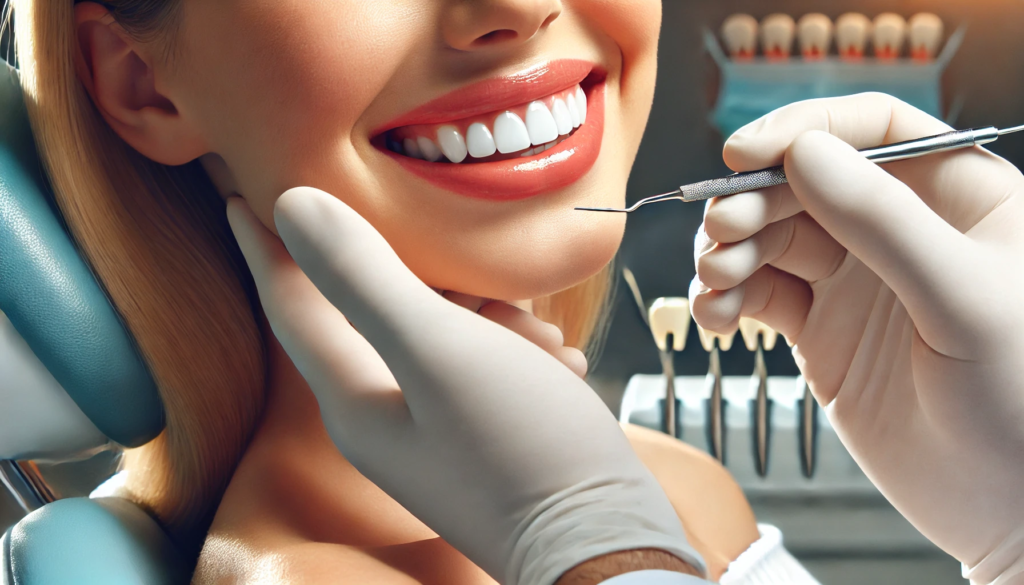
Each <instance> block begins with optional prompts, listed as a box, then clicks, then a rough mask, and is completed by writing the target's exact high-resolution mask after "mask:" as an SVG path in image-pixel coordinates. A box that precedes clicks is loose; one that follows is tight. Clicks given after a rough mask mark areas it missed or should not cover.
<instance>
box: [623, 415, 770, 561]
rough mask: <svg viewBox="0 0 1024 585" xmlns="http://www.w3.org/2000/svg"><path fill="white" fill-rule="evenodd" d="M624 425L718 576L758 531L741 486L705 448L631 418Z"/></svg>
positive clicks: (753, 539) (642, 457) (631, 441)
mask: <svg viewBox="0 0 1024 585" xmlns="http://www.w3.org/2000/svg"><path fill="white" fill-rule="evenodd" d="M622 428H623V430H624V431H625V433H626V436H627V437H628V438H629V441H630V443H631V444H632V445H633V450H634V451H636V453H637V455H638V456H639V457H640V460H641V461H643V463H644V465H646V466H647V468H648V469H650V470H651V473H653V474H654V477H655V478H657V480H658V483H660V484H661V487H662V489H664V490H665V493H666V494H667V495H668V497H669V501H671V502H672V506H673V507H674V508H675V510H676V513H677V514H678V515H679V519H680V520H681V521H682V522H683V526H684V527H685V528H686V533H687V535H688V537H689V538H690V540H691V543H692V544H693V545H694V546H695V547H697V549H698V550H699V551H700V552H701V554H702V555H704V558H705V560H706V561H707V562H708V565H709V568H710V569H711V571H712V577H714V578H717V577H718V576H720V575H721V572H724V570H725V568H726V567H727V566H728V564H729V562H731V561H732V560H734V559H735V558H736V557H738V556H739V555H740V553H742V552H743V551H745V550H746V549H747V548H748V547H749V546H750V545H751V544H752V543H754V542H755V541H756V540H757V539H758V538H759V537H760V535H759V533H758V531H757V521H756V519H755V517H754V512H753V510H751V509H750V504H749V503H748V502H747V498H746V496H744V495H743V490H741V489H740V486H739V485H738V484H737V483H736V481H735V480H734V479H733V478H732V475H730V474H729V472H728V471H727V470H726V469H725V468H724V467H722V465H721V464H719V463H718V461H717V460H715V459H714V458H713V457H711V456H710V455H708V454H707V453H704V452H703V451H700V450H698V449H696V448H694V447H692V446H690V445H688V444H686V443H684V442H682V441H679V440H677V439H674V438H672V437H669V436H667V435H665V434H664V433H659V432H657V431H652V430H650V429H646V428H643V427H639V426H635V425H628V424H626V425H623V426H622Z"/></svg>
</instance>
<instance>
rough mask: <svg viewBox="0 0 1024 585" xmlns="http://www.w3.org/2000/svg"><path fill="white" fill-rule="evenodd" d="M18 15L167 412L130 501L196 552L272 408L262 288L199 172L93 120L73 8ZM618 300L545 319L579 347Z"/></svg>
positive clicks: (142, 460)
mask: <svg viewBox="0 0 1024 585" xmlns="http://www.w3.org/2000/svg"><path fill="white" fill-rule="evenodd" d="M11 2H12V3H11V6H12V7H13V11H14V29H15V35H14V38H15V43H16V56H17V59H18V61H19V65H20V71H21V83H22V86H23V89H24V92H25V99H26V105H27V107H28V113H29V117H30V119H31V123H32V129H33V133H34V135H35V138H36V142H37V146H38V149H39V153H40V157H41V159H42V161H43V165H44V167H45V169H46V171H47V174H48V175H49V178H50V181H51V184H52V187H53V191H54V196H55V199H56V202H57V205H58V207H59V209H60V211H61V213H62V214H63V216H64V219H65V221H66V223H67V226H68V228H69V230H70V232H71V235H72V237H73V238H74V239H75V240H76V241H77V242H78V245H79V246H80V248H81V250H82V252H83V254H84V256H85V258H86V259H87V261H88V262H89V263H90V264H91V266H92V269H93V271H94V273H95V274H96V276H97V278H98V280H99V281H100V282H101V284H102V285H103V286H104V287H105V289H106V291H107V294H108V296H109V297H110V299H111V300H112V302H113V303H114V305H115V307H117V309H118V311H119V312H120V314H121V316H122V318H123V320H124V323H125V324H126V326H127V328H128V329H129V330H130V331H131V333H132V334H133V335H134V337H135V340H136V342H137V344H138V346H139V348H140V351H141V353H142V355H143V358H144V359H145V361H146V363H147V364H148V366H149V369H150V371H151V372H152V374H153V376H154V378H155V380H156V383H157V385H158V387H159V390H160V395H161V398H162V399H163V403H164V407H165V410H166V428H165V430H164V431H163V432H162V433H161V434H160V436H159V437H157V438H156V439H155V440H153V441H152V442H150V443H148V444H146V445H144V446H142V447H139V448H137V449H130V450H128V451H126V453H125V455H124V459H123V468H124V469H126V470H127V471H128V477H127V485H126V497H129V498H130V499H132V500H133V501H135V502H136V503H138V504H139V505H141V506H142V507H143V508H144V509H146V510H147V511H149V512H150V513H151V514H152V515H153V516H154V517H156V518H157V519H158V520H160V521H161V522H162V523H163V525H164V526H165V527H166V528H167V529H168V531H169V532H170V534H171V535H172V536H173V537H175V538H176V540H177V541H178V542H179V544H180V545H182V546H184V547H185V548H186V550H188V551H190V552H198V549H199V546H201V544H202V538H203V536H204V535H205V532H206V530H207V528H208V526H209V522H210V519H211V516H212V511H213V508H214V505H215V504H216V503H217V502H218V501H219V499H220V497H221V495H222V494H223V491H224V489H225V487H226V485H227V482H228V481H229V480H230V478H231V475H232V474H233V472H234V470H235V467H236V466H237V464H238V461H239V459H240V457H241V455H242V453H243V452H244V450H245V447H246V445H247V442H248V440H249V437H250V435H251V433H252V430H253V428H254V426H255V424H256V421H257V419H258V417H259V415H260V413H261V411H262V407H263V402H264V391H265V382H266V375H265V363H264V344H263V339H262V337H261V333H260V329H259V326H258V323H257V320H256V315H258V314H259V308H258V307H257V306H255V305H256V304H257V303H258V301H256V300H255V297H254V294H253V293H252V290H253V288H252V284H251V275H250V274H249V272H248V269H247V267H246V266H245V263H244V260H243V259H242V258H241V256H240V253H239V252H238V249H237V245H236V244H235V241H234V238H233V236H232V234H231V232H230V229H229V228H228V226H227V222H226V218H225V212H224V202H223V200H222V199H221V198H220V197H219V196H218V194H217V193H216V191H215V189H214V188H213V186H212V184H211V182H210V180H209V177H208V176H207V175H206V174H205V172H204V171H203V170H202V168H201V167H200V166H198V163H197V162H194V163H191V164H189V165H185V166H182V167H167V166H163V165H160V164H157V163H154V162H152V161H150V160H148V159H146V158H144V157H143V156H142V155H140V154H139V153H137V152H136V151H134V150H133V149H132V148H131V147H129V146H128V145H127V144H126V143H124V142H123V141H122V140H121V139H120V138H119V137H118V136H117V135H116V134H115V133H114V132H113V131H112V130H111V129H110V127H109V126H108V125H107V124H106V123H105V122H104V120H103V118H102V117H101V116H100V114H99V112H98V111H97V110H96V108H95V107H94V105H93V103H92V101H91V100H90V98H89V96H88V94H87V93H86V91H85V89H84V87H83V86H82V84H81V83H80V82H79V80H78V78H77V76H76V73H75V65H74V59H75V51H76V50H77V49H76V46H75V44H76V42H75V39H76V38H77V35H76V34H75V30H74V4H73V2H72V0H11ZM108 4H112V5H114V6H116V7H117V8H118V9H117V11H116V12H115V17H118V18H119V19H120V18H122V17H124V15H125V14H130V15H136V16H138V17H139V18H138V22H135V23H131V22H129V23H127V24H126V29H127V30H128V31H129V32H130V33H132V32H144V33H146V36H149V34H150V33H153V32H154V31H155V30H157V26H156V25H159V24H161V23H153V22H149V21H147V20H146V17H145V15H146V14H150V15H155V16H152V18H174V15H173V14H171V12H172V11H173V7H171V8H168V6H169V5H172V4H176V2H175V0H115V1H109V2H108ZM169 14H170V16H168V15H169ZM139 15H141V16H139ZM122 24H125V23H123V22H122ZM144 26H148V28H146V29H145V30H143V29H140V28H139V27H144ZM167 54H169V53H167ZM608 288H609V287H608V271H607V269H606V270H605V271H602V272H601V273H600V274H598V275H596V276H594V277H592V278H591V279H589V280H588V281H586V282H584V283H582V284H580V285H577V286H576V287H573V288H571V289H569V290H567V291H563V292H561V293H558V294H555V295H552V296H551V297H548V298H546V299H540V300H539V301H537V302H536V312H537V314H538V316H539V317H540V318H542V319H545V320H547V321H550V322H552V323H554V324H556V325H558V326H559V327H561V328H562V330H563V331H564V332H565V337H566V342H567V344H571V345H575V346H577V347H581V348H582V347H584V346H586V345H587V344H588V341H589V340H590V339H592V338H593V337H594V335H593V333H594V332H595V330H598V329H599V328H600V323H601V322H602V319H603V316H604V314H605V313H604V311H603V310H602V307H603V306H604V304H605V303H604V299H605V296H606V293H607V291H608Z"/></svg>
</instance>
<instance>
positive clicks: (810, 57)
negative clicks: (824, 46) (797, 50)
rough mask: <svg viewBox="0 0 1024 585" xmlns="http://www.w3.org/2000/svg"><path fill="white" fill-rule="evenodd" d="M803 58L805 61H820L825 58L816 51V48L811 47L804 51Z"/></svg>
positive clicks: (820, 52)
mask: <svg viewBox="0 0 1024 585" xmlns="http://www.w3.org/2000/svg"><path fill="white" fill-rule="evenodd" d="M803 57H804V59H806V60H807V61H821V60H822V59H824V58H825V53H823V52H822V51H821V50H819V49H818V47H811V48H809V49H804V52H803Z"/></svg>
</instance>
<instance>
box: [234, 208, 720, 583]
mask: <svg viewBox="0 0 1024 585" xmlns="http://www.w3.org/2000/svg"><path fill="white" fill-rule="evenodd" d="M228 218H229V221H230V222H231V226H232V229H233V231H234V232H235V236H236V238H237V239H238V242H239V245H240V246H241V248H242V251H243V253H244V254H245V256H246V259H247V261H248V263H249V267H250V268H251V269H252V272H253V276H254V278H255V281H256V284H257V288H258V289H259V294H260V301H261V303H262V305H263V307H264V310H265V312H266V316H267V319H268V321H269V322H270V325H271V327H272V329H273V331H274V334H275V336H276V337H277V338H278V340H279V341H280V342H281V345H282V346H283V347H284V349H285V351H287V353H288V355H289V356H290V357H291V359H292V361H293V362H294V363H295V366H296V367H297V368H298V370H299V371H300V372H301V373H302V375H303V377H304V378H305V379H306V381H307V382H308V383H309V385H310V387H311V388H312V390H313V392H314V393H315V394H316V397H317V400H318V401H319V403H320V410H321V412H322V413H323V418H324V423H325V425H326V427H327V430H328V432H329V433H330V436H331V438H332V439H333V441H334V443H335V444H336V445H337V447H338V449H339V450H340V451H341V452H342V454H343V455H345V457H346V458H348V460H349V461H351V462H352V464H353V465H355V467H356V468H357V469H358V470H359V471H360V472H362V473H363V474H364V475H365V476H366V477H368V478H369V479H370V480H372V481H373V482H374V483H376V484H377V485H378V486H380V487H381V488H382V489H383V490H384V491H385V492H387V493H388V494H390V495H391V496H392V497H393V498H395V500H397V501H398V502H399V503H401V504H402V505H403V506H405V507H406V508H407V509H408V510H409V511H410V512H412V513H413V514H414V515H416V516H417V517H418V518H420V519H421V520H422V521H423V522H424V523H425V524H426V525H427V526H429V527H431V528H432V529H434V530H435V531H436V532H437V533H438V534H439V535H440V536H441V537H443V538H444V539H445V540H446V541H448V542H449V543H450V544H451V545H453V546H454V547H455V548H457V549H458V550H460V551H461V552H463V553H464V554H465V555H466V556H467V557H469V559H470V560H472V561H474V562H475V563H477V564H478V565H479V566H480V567H481V568H483V569H484V570H485V571H487V572H488V573H489V574H490V575H491V576H492V577H494V578H495V579H496V580H498V581H499V582H503V583H510V584H529V585H547V584H550V583H553V582H555V581H556V580H557V579H558V578H559V577H560V576H561V575H562V574H563V573H565V572H566V571H568V570H569V569H571V568H573V567H574V566H576V565H578V564H580V563H582V562H584V561H586V560H589V559H593V558H596V557H599V556H602V555H604V554H607V553H610V552H617V551H624V550H635V549H659V550H663V551H666V552H669V553H671V554H672V555H675V556H676V557H678V558H680V559H682V560H684V561H686V562H687V563H689V564H690V565H692V566H694V567H696V568H697V570H699V571H701V572H702V573H703V571H704V567H703V561H702V560H701V558H700V556H699V555H698V554H697V553H696V552H695V551H694V550H693V548H692V547H691V546H689V545H688V543H687V541H686V536H685V534H684V532H683V529H682V526H681V524H680V522H679V518H678V517H677V516H676V514H675V512H674V510H673V508H672V506H671V504H670V503H669V501H668V497H667V496H666V495H665V493H664V491H662V489H661V487H660V486H659V485H658V483H657V482H656V481H655V479H654V477H653V476H652V475H651V473H650V472H649V471H648V470H647V469H646V468H645V467H644V466H643V465H642V464H641V463H640V461H639V459H638V458H637V456H636V454H635V453H634V452H633V450H632V448H631V447H630V444H629V442H628V441H627V439H626V437H625V435H624V434H623V432H622V430H621V428H620V427H619V426H618V423H617V422H616V420H615V418H614V417H613V416H612V414H611V412H609V411H608V409H607V408H606V407H605V405H604V404H603V403H602V402H601V400H600V399H599V398H598V396H597V395H596V394H595V393H594V392H593V391H592V390H591V389H590V388H589V387H588V386H587V385H586V383H585V382H583V380H581V379H580V377H579V376H578V375H577V374H576V373H574V372H573V371H571V370H570V369H569V368H568V367H566V366H565V365H563V363H561V362H560V361H559V360H558V359H556V358H555V357H552V355H550V354H549V353H548V351H545V349H542V348H541V347H539V346H538V345H537V344H535V343H531V342H530V341H528V340H527V339H525V338H524V337H523V336H521V335H519V334H517V333H514V332H513V331H511V330H509V329H507V328H505V327H502V326H501V325H498V324H497V323H495V322H493V321H491V320H488V319H487V318H484V317H483V316H481V315H479V314H476V313H474V312H472V311H470V310H467V309H465V308H463V307H460V306H458V305H456V304H454V303H452V302H449V301H448V300H446V299H445V298H443V297H442V296H441V295H439V294H437V293H436V292H434V291H433V290H431V289H430V288H429V287H427V286H426V285H425V284H424V283H423V282H421V281H420V280H419V279H418V278H416V276H415V275H413V274H412V272H410V271H409V270H408V269H407V268H406V267H405V265H404V264H403V263H402V262H401V260H399V258H398V256H397V255H396V254H395V253H394V251H392V249H391V247H390V246H389V245H388V243H387V242H386V241H385V240H384V238H383V237H382V236H381V235H380V234H379V233H377V231H376V230H374V229H373V227H372V226H370V224H369V223H367V222H366V221H365V220H364V219H363V218H362V217H360V216H359V215H358V214H357V213H356V212H354V211H353V210H352V209H351V208H349V207H348V206H347V205H345V204H344V203H342V202H341V201H340V200H338V199H336V198H335V197H332V196H331V195H328V194H326V193H324V192H322V191H318V190H316V189H311V188H299V189H293V190H291V191H288V192H287V193H285V194H284V195H282V196H281V198H280V199H279V200H278V202H277V205H276V207H275V212H274V221H275V224H276V226H277V230H278V233H279V234H280V236H281V240H278V239H277V238H276V237H274V236H273V234H272V233H271V232H269V231H268V230H266V229H265V228H264V227H263V226H262V225H261V224H260V223H259V221H258V220H257V219H256V218H255V216H254V215H253V214H252V211H251V210H250V209H249V207H248V206H247V205H246V204H245V203H244V202H243V201H242V200H241V199H237V198H235V199H233V200H231V201H230V202H229V204H228ZM282 240H283V245H282ZM285 246H287V250H286V248H285ZM289 253H290V255H289ZM293 259H294V261H293ZM300 267H301V268H300ZM307 275H308V278H307ZM495 307H497V308H496V309H494V310H496V311H509V310H516V309H513V308H512V307H511V306H509V305H503V304H499V305H495ZM487 310H488V307H484V309H483V310H482V312H486V311H487ZM504 320H505V321H506V322H508V321H509V319H508V318H505V319H504ZM526 321H527V322H528V321H529V320H526ZM548 333H550V332H548ZM545 335H547V334H541V335H533V337H534V339H538V340H539V342H540V344H541V345H547V346H553V345H557V346H558V347H560V346H561V338H560V335H559V336H558V337H557V339H552V338H551V336H550V335H547V340H546V341H544V340H543V338H544V336H545ZM549 349H552V348H550V347H549ZM555 349H557V348H555ZM554 353H557V351H555V352H554ZM567 361H571V360H567Z"/></svg>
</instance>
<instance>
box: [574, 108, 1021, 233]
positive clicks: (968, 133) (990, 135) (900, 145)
mask: <svg viewBox="0 0 1024 585" xmlns="http://www.w3.org/2000/svg"><path fill="white" fill-rule="evenodd" d="M1022 130H1024V125H1021V126H1014V127H1013V128H1006V129H1004V130H1000V129H998V128H995V127H992V126H989V127H988V128H982V129H980V130H975V129H973V128H972V129H968V130H953V131H950V132H945V133H943V134H936V135H935V136H926V137H924V138H917V139H914V140H906V141H904V142H897V143H895V144H887V145H885V146H879V147H876V148H867V149H864V150H861V151H859V152H860V153H861V154H863V155H864V157H865V158H867V159H868V160H870V161H872V162H875V163H877V164H882V163H887V162H895V161H898V160H906V159H908V158H917V157H919V156H925V155H929V154H935V153H937V152H946V151H949V150H958V149H961V148H967V147H970V146H981V145H983V144H988V143H990V142H995V141H996V140H998V139H999V137H1000V136H1002V135H1004V134H1013V133H1014V132H1020V131H1022ZM788 182H789V181H788V179H786V170H785V169H784V168H783V167H782V165H779V166H777V167H770V168H767V169H761V170H760V171H746V172H743V173H735V174H732V175H729V176H727V177H722V178H721V179H711V180H710V181H701V182H699V183H692V184H690V185H683V186H682V187H679V188H678V189H676V190H675V191H672V192H671V193H663V194H661V195H654V196H652V197H647V198H646V199H641V200H640V201H637V202H636V203H634V204H633V205H631V206H630V207H627V208H626V209H614V208H611V207H577V208H576V209H577V210H579V211H610V212H617V213H631V212H633V211H636V210H637V209H639V208H641V207H643V206H644V205H647V204H648V203H660V202H662V201H670V200H673V199H678V200H680V201H683V202H685V203H689V202H692V201H704V200H705V199H711V198H712V197H725V196H727V195H736V194H737V193H746V192H748V191H756V190H758V189H766V188H768V187H774V186H776V185H782V184H785V183H788Z"/></svg>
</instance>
